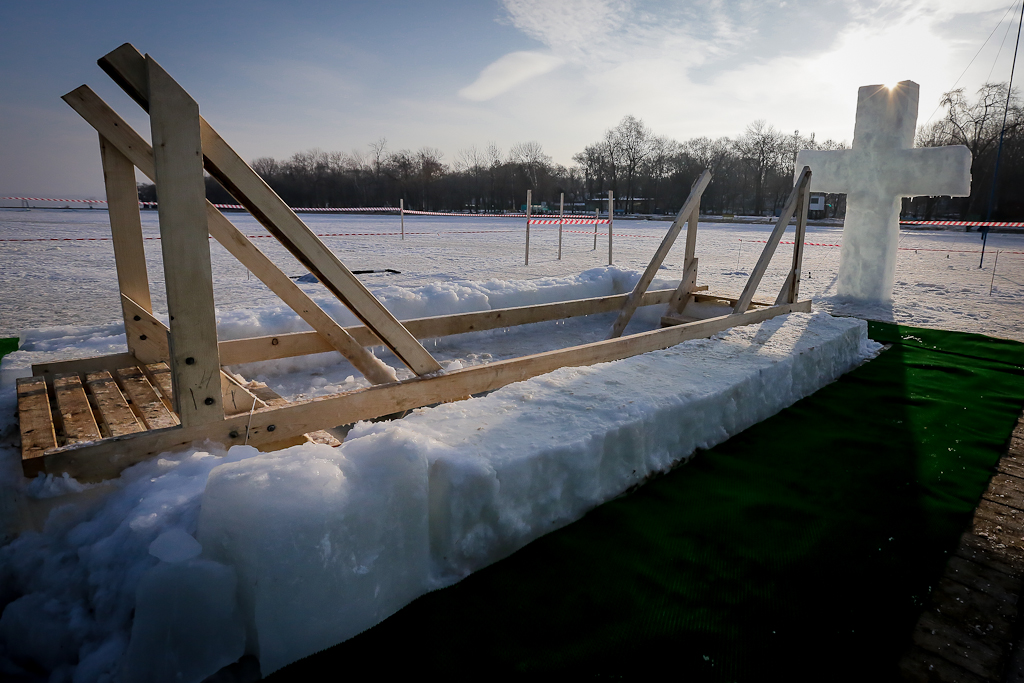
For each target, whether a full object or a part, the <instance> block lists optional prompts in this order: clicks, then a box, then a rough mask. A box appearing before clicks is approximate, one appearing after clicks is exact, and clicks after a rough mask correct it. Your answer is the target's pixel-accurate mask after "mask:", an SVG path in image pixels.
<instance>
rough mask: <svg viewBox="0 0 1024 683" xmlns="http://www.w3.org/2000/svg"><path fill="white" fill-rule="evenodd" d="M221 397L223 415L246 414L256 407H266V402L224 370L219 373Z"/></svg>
mask: <svg viewBox="0 0 1024 683" xmlns="http://www.w3.org/2000/svg"><path fill="white" fill-rule="evenodd" d="M220 384H221V398H222V400H223V401H224V414H225V415H238V414H239V413H246V414H248V413H249V412H250V411H253V410H256V409H257V408H266V407H267V404H266V403H264V402H263V401H261V400H260V399H259V397H258V396H255V395H254V394H253V393H252V392H250V391H249V390H248V389H246V388H245V386H243V385H242V384H241V383H240V382H239V381H238V380H236V379H235V378H234V377H232V376H231V375H229V374H227V373H226V372H221V373H220Z"/></svg>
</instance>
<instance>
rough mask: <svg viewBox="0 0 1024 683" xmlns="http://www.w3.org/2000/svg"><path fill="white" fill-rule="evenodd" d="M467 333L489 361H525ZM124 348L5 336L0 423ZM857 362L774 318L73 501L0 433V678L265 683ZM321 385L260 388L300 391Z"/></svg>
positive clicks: (511, 298) (535, 284)
mask: <svg viewBox="0 0 1024 683" xmlns="http://www.w3.org/2000/svg"><path fill="white" fill-rule="evenodd" d="M636 277H637V274H636V273H630V272H627V271H619V270H617V269H614V268H599V269H594V270H593V271H588V272H586V273H583V274H582V275H580V276H576V277H573V278H551V279H549V280H543V281H537V280H535V281H532V282H525V283H503V282H497V281H495V282H485V283H447V284H444V285H438V286H429V287H422V288H417V289H413V290H401V289H398V288H395V289H394V290H390V289H388V288H384V289H386V290H387V291H381V290H378V293H379V294H381V295H382V298H384V299H385V300H386V301H387V302H388V305H389V306H390V307H392V310H395V311H396V312H398V313H399V315H401V316H403V317H406V316H417V315H426V314H428V313H431V312H439V311H446V312H447V311H451V312H455V311H465V310H482V309H486V308H496V307H505V306H516V305H525V304H529V303H538V302H544V301H554V300H558V299H561V298H567V297H586V296H601V295H606V294H611V293H616V292H622V291H628V290H629V288H630V287H631V286H632V283H633V282H634V281H635V278H636ZM664 284H665V285H668V284H670V283H664ZM659 285H661V283H656V285H655V286H659ZM445 302H447V303H445ZM445 306H447V308H445ZM403 307H404V308H403ZM654 308H658V307H654ZM657 312H659V311H655V312H654V313H657ZM332 313H333V311H332ZM647 313H650V312H643V313H642V314H641V315H639V316H637V317H638V319H640V321H641V322H642V320H643V318H644V315H645V314H647ZM652 315H653V314H652ZM339 317H341V316H339ZM647 317H650V316H647ZM605 318H607V316H605V317H601V316H594V317H593V319H581V320H579V321H576V323H575V324H576V325H577V326H578V327H579V329H578V330H576V329H575V328H573V327H572V326H571V325H570V326H564V325H563V326H558V327H554V326H553V325H554V324H553V323H552V324H551V326H549V328H550V329H549V328H547V327H546V328H543V329H541V328H539V327H538V328H537V329H536V330H534V331H533V332H531V331H530V330H521V332H522V334H523V335H526V336H527V337H530V336H531V335H533V336H535V337H536V336H541V337H545V338H544V339H539V340H536V341H537V343H538V344H541V343H542V344H543V345H546V344H554V345H558V344H559V343H562V342H564V341H565V337H564V333H565V331H567V330H568V331H573V333H574V334H578V335H579V337H578V338H580V339H585V338H587V337H586V335H587V334H592V335H596V336H595V337H594V338H601V337H603V335H604V333H605V332H606V330H607V326H608V325H610V320H606V319H605ZM654 318H656V315H654ZM654 318H652V320H651V321H649V324H652V325H653V324H656V323H657V321H656V320H655V319H654ZM295 320H296V319H295V318H294V316H293V314H291V313H290V312H289V313H283V312H280V311H279V310H278V309H275V308H262V309H257V310H255V312H252V311H247V312H237V313H225V312H221V314H220V325H221V330H222V333H224V336H225V337H229V336H253V335H256V334H264V333H280V332H282V331H288V330H289V329H301V323H296V322H295ZM587 326H590V327H592V328H593V330H591V331H590V332H586V328H587ZM481 334H482V335H484V336H483V337H481V339H486V347H487V350H488V351H493V352H494V353H495V355H501V354H505V353H508V352H509V351H510V349H509V348H505V347H508V346H509V344H512V345H515V344H520V345H522V344H523V343H524V341H523V339H520V338H518V337H517V338H516V340H515V341H509V340H508V339H509V338H511V337H514V336H515V335H512V334H509V335H498V334H494V333H481ZM559 334H562V335H563V336H561V337H560V336H558V335H559ZM520 336H522V335H520ZM547 336H550V337H551V338H550V339H548V338H547ZM474 339H475V343H473V344H469V346H471V347H473V348H476V347H477V346H479V341H480V340H479V339H476V338H474ZM469 341H471V342H472V341H474V340H472V339H471V340H469ZM121 343H123V335H122V336H120V338H119V337H118V335H117V334H116V329H115V328H114V327H112V326H109V327H108V326H103V327H95V328H81V327H79V328H67V329H56V328H52V329H50V330H37V331H33V332H29V333H26V334H25V335H24V336H23V350H22V351H19V352H16V353H15V354H12V355H11V356H8V357H7V358H5V359H4V370H5V371H6V372H5V373H4V374H5V376H4V378H3V380H4V381H3V384H4V385H5V386H4V389H3V391H2V392H0V404H2V405H0V407H2V406H7V407H8V408H10V409H11V410H5V411H3V414H5V415H9V414H11V412H12V411H13V402H12V401H13V391H12V387H11V386H10V384H9V380H10V377H11V376H13V375H16V374H19V373H22V372H24V371H25V369H26V368H27V364H28V363H30V362H38V361H41V360H46V359H48V358H52V357H53V356H54V354H59V355H60V356H62V357H67V356H68V355H69V351H71V350H73V349H77V350H78V352H79V353H81V355H93V354H95V353H96V352H101V353H102V352H116V351H120V350H123V349H121V348H118V345H119V344H121ZM503 344H504V346H502V345H503ZM25 347H27V348H25ZM541 348H543V346H542V347H541ZM530 349H532V347H524V348H523V350H530ZM455 351H456V352H458V353H465V351H463V350H460V349H457V348H456V349H455ZM870 351H871V349H870V348H869V343H868V342H867V341H866V325H865V324H864V323H863V322H861V321H857V320H852V319H835V318H830V317H829V316H827V315H824V314H817V315H810V314H794V315H791V316H788V317H786V318H784V319H783V318H779V319H775V320H773V321H769V322H766V323H763V324H761V325H757V326H751V327H746V328H739V329H735V330H731V331H729V332H726V333H723V334H721V335H718V336H717V337H716V338H715V339H712V340H696V341H691V342H687V343H685V344H682V345H679V346H677V347H674V348H672V349H668V350H665V351H661V352H656V353H652V354H646V355H644V356H638V357H635V358H630V359H626V360H622V361H617V362H615V363H608V364H604V365H599V366H594V367H590V368H565V369H562V370H559V371H556V372H554V373H551V374H549V375H545V376H543V377H537V378H534V379H531V380H528V381H526V382H521V383H518V384H514V385H510V386H508V387H505V388H503V389H501V390H499V391H496V392H493V393H492V394H490V395H488V396H486V397H483V398H479V399H472V400H469V401H464V402H459V403H453V404H446V405H442V406H438V407H436V408H432V409H424V410H419V411H416V412H414V413H413V414H411V415H410V416H408V417H406V418H405V419H403V420H401V421H397V422H389V423H377V424H368V423H367V424H360V425H358V426H357V427H356V428H355V429H354V430H353V431H352V433H351V434H350V435H349V438H348V439H347V440H346V443H345V444H344V445H343V446H342V447H341V448H338V449H330V448H327V447H325V446H316V445H306V446H301V447H295V448H291V449H287V450H283V451H279V452H277V453H270V454H259V453H258V452H257V451H256V450H255V449H253V448H251V447H234V448H232V449H230V451H227V452H225V451H224V450H223V449H221V448H220V447H218V446H215V445H212V444H205V445H197V446H194V447H193V448H191V449H189V450H187V451H185V452H181V453H176V454H169V455H164V456H161V457H160V458H157V459H154V460H151V461H148V462H144V463H141V464H139V465H137V466H135V467H132V468H129V469H128V470H126V471H125V472H124V473H123V474H122V476H121V477H120V478H119V479H117V480H115V481H112V482H107V483H105V484H102V485H94V486H83V485H80V484H78V483H77V482H74V481H73V480H68V479H64V478H54V477H48V478H39V479H36V480H33V481H32V482H31V483H28V484H26V483H25V482H24V480H22V479H21V477H20V473H19V467H18V464H17V463H18V453H17V449H16V448H14V447H13V445H12V440H13V436H12V434H13V432H12V430H13V429H14V426H13V423H11V422H10V421H9V418H4V420H8V421H0V437H2V439H0V522H2V523H3V524H2V527H3V528H2V529H0V532H2V533H6V534H9V533H10V530H11V529H14V528H21V529H25V528H32V527H35V529H36V531H28V532H23V533H21V534H20V535H19V536H18V537H17V538H15V539H14V540H13V541H10V542H6V544H4V545H2V546H0V607H2V608H3V611H2V614H0V678H4V677H7V676H25V675H26V674H27V672H41V673H43V674H45V675H46V676H49V677H50V679H51V680H54V681H61V680H75V681H99V680H113V681H134V680H164V678H166V677H168V673H169V672H173V674H174V678H175V679H176V680H180V681H199V680H202V679H203V678H204V677H206V676H208V675H209V674H211V673H214V672H215V671H217V670H218V669H219V668H221V667H222V666H224V665H225V664H227V663H229V662H232V661H235V660H237V659H238V658H239V657H240V656H241V654H242V653H243V652H249V653H253V654H257V655H258V656H259V658H260V664H261V667H262V670H263V672H264V673H269V672H270V671H273V670H275V669H277V668H279V667H281V666H283V665H284V664H286V663H288V662H290V661H293V660H295V659H298V658H300V657H302V656H304V655H307V654H309V653H311V652H314V651H316V650H318V649H320V648H322V647H325V646H328V645H331V644H333V643H336V642H339V641H341V640H344V639H346V638H348V637H351V636H352V635H354V634H356V633H358V632H360V631H362V630H364V629H366V628H368V627H370V626H372V625H373V624H375V623H377V622H378V621H380V620H381V619H383V618H385V617H387V616H388V615H389V614H392V613H393V612H395V611H397V610H398V609H400V608H401V607H402V606H403V605H404V604H407V603H408V602H409V601H411V600H413V599H414V598H415V597H416V596H418V595H420V594H422V593H424V592H426V591H428V590H431V589H434V588H437V587H440V586H444V585H448V584H451V583H453V582H455V581H457V580H459V579H460V578H462V577H464V576H466V575H467V574H468V573H470V572H472V571H474V570H476V569H479V568H480V567H483V566H485V565H487V564H489V563H491V562H494V561H496V560H498V559H500V558H501V557H504V556H506V555H508V554H509V553H511V552H514V551H515V550H516V549H517V548H520V547H522V546H523V545H524V544H526V543H528V542H529V541H530V540H532V539H534V538H537V537H538V536H540V535H542V534H544V533H547V532H549V531H551V530H553V529H556V528H558V527H559V526H562V525H564V524H567V523H569V522H571V521H572V520H574V519H577V518H579V517H580V516H581V515H582V514H584V513H585V512H586V511H587V510H589V509H590V508H592V507H594V506H595V505H598V504H600V503H601V502H603V501H605V500H607V499H609V498H611V497H614V496H616V495H618V494H619V493H621V492H622V491H624V490H626V489H628V488H629V487H630V486H632V485H633V484H635V483H637V482H640V481H642V480H643V479H644V478H645V477H646V476H648V475H649V474H650V473H652V472H656V471H662V470H665V469H667V468H669V467H671V466H672V465H673V464H675V463H676V462H678V461H680V460H681V459H684V458H686V457H688V456H689V455H690V454H691V453H692V452H693V450H694V449H695V448H702V447H708V446H711V445H713V444H716V443H719V442H720V441H722V440H724V439H726V438H728V436H730V435H732V434H735V433H736V432H738V431H740V430H742V429H744V428H745V427H747V426H749V425H751V424H753V423H755V422H757V421H759V420H762V419H764V418H765V417H767V416H769V415H771V414H773V413H774V412H776V411H778V410H779V409H781V408H783V407H784V406H786V405H789V404H790V403H792V402H793V401H795V400H797V399H799V398H800V397H802V396H805V395H807V394H809V393H811V392H813V391H814V390H815V389H817V388H819V387H820V386H822V385H824V384H826V383H828V382H830V381H831V380H832V379H834V378H835V377H837V376H838V375H839V374H841V373H842V372H845V371H846V370H848V369H849V368H850V367H852V366H853V365H854V364H856V363H857V362H859V361H860V360H862V359H863V358H864V357H866V355H868V354H869V353H870ZM520 352H522V350H519V348H518V347H516V353H520ZM485 355H486V354H485ZM488 357H489V355H488ZM8 359H11V363H10V364H8ZM286 362H287V361H282V363H286ZM445 362H448V363H449V364H450V367H458V365H459V364H460V363H464V362H469V363H475V362H482V361H481V360H480V359H478V358H468V357H466V356H456V357H454V358H453V359H450V360H446V361H445ZM288 367H289V366H282V367H278V368H276V371H277V372H278V373H281V372H288V371H289V370H288ZM322 370H324V368H323V367H320V368H318V369H316V371H315V372H307V373H306V374H302V373H301V372H299V373H293V374H292V375H288V376H285V375H281V377H283V378H284V377H288V378H291V379H290V380H289V381H292V382H293V383H294V384H295V386H298V387H302V386H307V387H308V386H315V385H316V381H317V380H324V378H323V377H321V376H318V375H319V373H320V372H321V371H322ZM342 374H343V373H342ZM332 381H333V380H332ZM7 538H8V539H9V538H10V536H9V535H8V536H7ZM5 541H6V539H5ZM179 674H180V675H179ZM33 675H34V674H33Z"/></svg>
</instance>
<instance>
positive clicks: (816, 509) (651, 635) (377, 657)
mask: <svg viewBox="0 0 1024 683" xmlns="http://www.w3.org/2000/svg"><path fill="white" fill-rule="evenodd" d="M870 334H871V336H872V338H874V339H876V340H878V341H882V342H884V343H891V344H892V345H893V346H892V348H890V349H889V350H887V351H885V352H883V353H882V354H881V355H880V356H879V357H878V358H877V359H875V360H873V361H871V362H869V363H866V364H865V365H863V366H861V367H859V368H857V369H856V370H854V371H852V372H850V373H848V374H847V375H845V376H844V377H842V378H841V379H839V380H838V381H837V382H834V383H833V384H831V385H829V386H827V387H825V388H823V389H821V390H820V391H818V392H817V393H815V394H814V395H813V396H810V397H808V398H806V399H804V400H802V401H799V402H798V403H796V404H795V405H793V406H792V407H790V408H788V409H786V410H784V411H782V412H781V413H779V414H778V415H776V416H775V417H773V418H771V419H769V420H766V421H764V422H762V423H761V424H758V425H756V426H754V427H752V428H750V429H748V430H747V431H745V432H743V433H742V434H740V435H738V436H735V437H733V438H732V439H730V440H728V441H727V442H725V443H723V444H721V445H719V446H717V447H715V448H713V449H710V450H708V451H704V452H700V453H698V454H696V456H695V457H694V458H693V459H692V461H691V462H690V463H689V464H687V465H684V466H682V467H679V468H677V469H676V470H674V471H673V472H671V473H669V474H667V475H665V476H663V477H660V478H658V479H656V480H654V481H651V482H650V483H648V484H647V485H645V486H643V487H641V488H640V489H639V490H637V491H635V492H633V493H632V494H630V495H627V496H624V497H622V498H619V499H617V500H614V501H611V502H609V503H606V504H604V505H602V506H600V507H598V508H597V509H595V510H593V511H592V512H591V513H589V514H588V515H586V517H584V518H583V519H581V520H579V521H577V522H575V523H573V524H571V525H569V526H567V527H565V528H563V529H561V530H559V531H556V532H554V533H552V534H549V535H547V536H544V537H543V538H540V539H538V540H536V541H534V542H533V543H531V544H530V545H528V546H527V547H525V548H523V549H522V550H520V551H518V552H517V553H515V554H514V555H512V556H511V557H509V558H507V559H505V560H503V561H501V562H499V563H497V564H495V565H492V566H490V567H488V568H486V569H484V570H482V571H479V572H477V573H475V574H473V575H471V576H470V577H468V578H467V579H465V580H464V581H462V582H460V583H458V584H456V585H455V586H452V587H450V588H447V589H444V590H440V591H435V592H433V593H430V594H428V595H425V596H423V597H421V598H420V599H418V600H416V601H415V602H413V603H412V604H410V605H408V606H407V607H406V608H405V609H403V610H401V611H400V612H399V613H397V614H395V615H394V616H392V617H391V618H389V619H387V620H386V621H384V622H383V623H381V624H379V625H378V626H376V627H375V628H373V629H370V630H369V631H367V632H365V633H363V634H361V635H359V636H357V637H356V638H353V639H351V640H349V641H347V642H345V643H342V644H341V645H338V646H335V647H333V648H331V649H329V650H326V651H324V652H321V653H319V654H318V655H314V656H312V657H310V658H307V659H305V660H302V661H300V662H296V663H295V664H293V665H291V666H289V667H286V668H285V669H283V670H281V671H280V672H278V674H276V675H275V676H273V677H272V679H281V680H299V679H302V678H306V677H309V676H313V673H314V672H322V671H325V670H327V671H338V672H351V673H355V672H360V671H378V672H381V673H383V672H394V671H399V670H405V671H407V672H408V673H410V674H417V675H424V674H430V673H433V674H435V675H441V676H456V677H459V678H461V677H466V676H474V677H481V678H487V677H493V676H509V675H512V676H515V675H522V676H524V677H537V676H545V677H547V676H553V675H558V676H565V677H572V678H576V677H598V678H605V677H607V678H619V677H625V678H644V679H646V678H653V677H654V676H655V675H657V676H659V677H664V676H670V677H671V678H673V679H677V680H686V681H690V680H696V681H699V680H712V681H734V680H737V681H755V680H787V681H789V680H815V681H832V680H858V681H864V680H871V681H875V680H889V679H895V678H897V673H896V664H897V661H898V660H899V658H900V656H901V655H902V654H903V652H904V651H905V650H906V649H907V647H908V646H909V644H910V633H911V630H912V628H913V626H914V623H915V622H916V620H917V618H918V616H919V614H920V612H921V610H922V607H923V605H924V603H925V602H926V600H927V599H928V595H929V593H930V590H931V587H932V585H933V584H934V582H935V581H936V579H937V578H938V577H939V575H940V574H941V572H942V569H943V567H944V564H945V561H946V558H947V557H948V555H949V553H950V552H952V551H953V550H954V549H955V548H956V546H957V542H958V537H959V535H960V533H961V532H962V531H964V530H965V528H966V527H967V525H968V523H969V521H970V518H971V514H972V511H973V509H974V506H975V505H976V503H977V501H978V500H979V498H980V497H981V494H982V491H983V490H984V488H985V486H986V485H987V482H988V480H989V478H990V476H991V475H992V473H993V466H994V464H995V463H996V461H997V460H998V458H999V456H1000V454H1001V453H1002V452H1003V449H1004V446H1005V443H1006V440H1007V438H1008V436H1009V434H1010V432H1011V431H1012V429H1013V425H1014V423H1015V421H1016V419H1017V417H1018V416H1019V414H1020V412H1021V408H1022V406H1024V381H1022V375H1024V344H1020V343H1016V342H1009V341H1003V340H996V339H991V338H988V337H983V336H980V335H970V334H962V333H955V332H944V331H936V330H925V329H919V328H911V327H903V326H896V325H891V324H880V323H872V324H871V326H870ZM314 677H315V676H314Z"/></svg>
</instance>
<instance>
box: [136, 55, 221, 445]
mask: <svg viewBox="0 0 1024 683" xmlns="http://www.w3.org/2000/svg"><path fill="white" fill-rule="evenodd" d="M146 66H147V71H148V74H149V101H150V115H149V120H150V125H151V128H152V134H153V164H154V169H155V171H156V185H157V188H158V192H159V193H160V203H159V205H158V207H157V208H158V211H159V213H160V237H161V241H160V244H161V247H162V249H163V259H164V281H165V283H166V286H167V311H168V315H169V317H170V327H171V333H170V339H169V342H170V351H171V353H170V356H171V358H170V361H171V362H170V366H171V377H172V379H173V383H174V407H175V412H176V413H177V414H178V417H179V419H180V420H181V422H182V424H185V425H199V424H206V423H210V422H217V421H219V420H222V419H224V407H223V404H222V403H221V400H220V377H219V375H220V357H219V355H218V351H217V316H216V313H215V312H214V307H213V273H212V269H211V265H210V240H209V229H208V228H207V221H206V208H205V204H206V185H205V183H204V181H203V164H202V154H203V144H202V140H201V137H200V133H199V105H197V104H196V103H195V101H194V100H193V99H192V98H191V97H189V96H188V93H186V92H185V91H184V90H183V89H182V88H181V86H179V85H178V84H177V83H176V82H175V81H174V79H173V78H171V77H170V75H168V73H167V72H166V71H164V70H163V68H161V66H160V65H159V64H157V63H156V61H155V60H153V58H152V57H146Z"/></svg>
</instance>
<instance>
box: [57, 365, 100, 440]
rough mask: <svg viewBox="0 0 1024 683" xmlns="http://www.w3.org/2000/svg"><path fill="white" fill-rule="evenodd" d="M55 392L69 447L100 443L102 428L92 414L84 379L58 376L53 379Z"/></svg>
mask: <svg viewBox="0 0 1024 683" xmlns="http://www.w3.org/2000/svg"><path fill="white" fill-rule="evenodd" d="M53 391H54V393H55V394H56V396H57V412H58V413H59V414H60V421H61V424H62V425H63V427H64V439H65V442H66V443H67V444H69V445H72V444H77V443H88V442H90V441H99V440H100V439H101V438H102V437H101V436H100V428H99V426H98V425H97V424H96V417H95V416H94V415H93V414H92V407H91V406H90V405H89V397H88V396H86V395H85V388H84V387H83V386H82V378H81V377H79V376H78V374H77V373H69V374H67V375H57V376H56V377H54V378H53Z"/></svg>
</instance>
